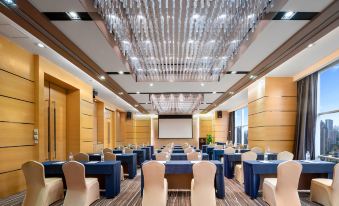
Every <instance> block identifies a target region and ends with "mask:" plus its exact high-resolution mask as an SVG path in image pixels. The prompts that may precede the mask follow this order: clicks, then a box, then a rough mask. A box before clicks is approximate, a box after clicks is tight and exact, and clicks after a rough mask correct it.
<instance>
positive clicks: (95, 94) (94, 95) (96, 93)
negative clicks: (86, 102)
mask: <svg viewBox="0 0 339 206" xmlns="http://www.w3.org/2000/svg"><path fill="white" fill-rule="evenodd" d="M96 96H98V91H97V90H95V89H93V98H95V97H96Z"/></svg>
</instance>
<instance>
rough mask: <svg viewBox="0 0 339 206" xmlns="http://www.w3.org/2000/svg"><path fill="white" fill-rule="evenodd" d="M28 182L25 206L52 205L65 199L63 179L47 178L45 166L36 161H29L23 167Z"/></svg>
mask: <svg viewBox="0 0 339 206" xmlns="http://www.w3.org/2000/svg"><path fill="white" fill-rule="evenodd" d="M21 169H22V171H23V173H24V176H25V180H26V188H27V190H26V195H25V198H24V201H23V204H22V205H23V206H31V205H50V204H52V203H53V202H56V201H58V200H60V199H63V198H64V185H63V182H62V179H61V178H45V170H44V166H43V165H42V164H41V163H39V162H36V161H28V162H26V163H24V164H23V165H22V167H21Z"/></svg>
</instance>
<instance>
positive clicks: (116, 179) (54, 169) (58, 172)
mask: <svg viewBox="0 0 339 206" xmlns="http://www.w3.org/2000/svg"><path fill="white" fill-rule="evenodd" d="M64 163H65V162H60V161H48V162H43V163H42V164H43V165H44V167H45V176H46V177H62V178H63V179H64V178H65V177H64V174H63V171H62V165H63V164H64ZM82 163H83V164H84V166H85V174H86V176H90V177H93V176H95V177H97V178H99V186H100V189H105V197H107V198H113V197H115V196H117V195H118V194H119V193H120V171H121V170H120V165H121V164H120V161H105V162H97V161H96V162H82ZM65 186H66V184H65Z"/></svg>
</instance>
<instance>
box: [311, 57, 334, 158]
mask: <svg viewBox="0 0 339 206" xmlns="http://www.w3.org/2000/svg"><path fill="white" fill-rule="evenodd" d="M338 83H339V62H336V63H335V64H332V65H331V66H329V67H328V68H326V69H324V70H323V71H321V72H319V80H318V118H317V135H316V144H315V152H316V156H318V155H326V156H327V155H333V156H335V157H338V156H339V91H338V86H339V84H338Z"/></svg>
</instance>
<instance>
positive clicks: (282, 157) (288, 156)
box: [277, 151, 294, 160]
mask: <svg viewBox="0 0 339 206" xmlns="http://www.w3.org/2000/svg"><path fill="white" fill-rule="evenodd" d="M293 157H294V155H293V153H291V152H288V151H283V152H279V153H278V156H277V160H293Z"/></svg>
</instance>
